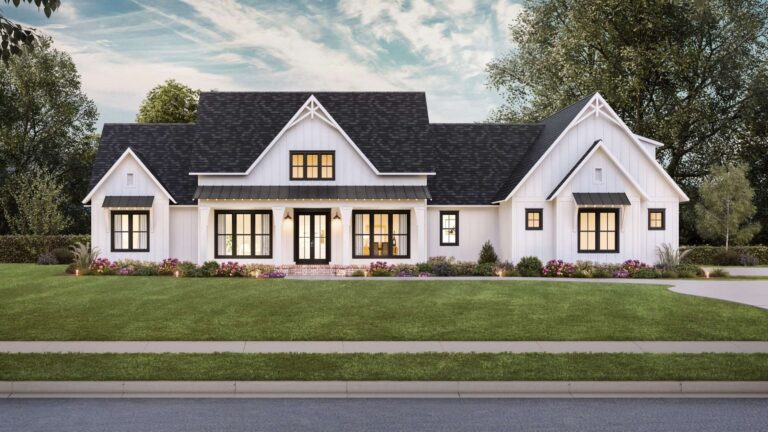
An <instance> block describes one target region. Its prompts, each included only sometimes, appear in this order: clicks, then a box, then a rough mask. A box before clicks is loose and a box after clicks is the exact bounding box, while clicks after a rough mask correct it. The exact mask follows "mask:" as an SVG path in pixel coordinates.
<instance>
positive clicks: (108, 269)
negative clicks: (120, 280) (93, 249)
mask: <svg viewBox="0 0 768 432" xmlns="http://www.w3.org/2000/svg"><path fill="white" fill-rule="evenodd" d="M116 270H117V264H116V263H113V262H110V261H109V259H107V258H96V259H95V260H93V262H91V268H90V272H91V273H92V274H100V275H108V274H114V273H115V271H116Z"/></svg>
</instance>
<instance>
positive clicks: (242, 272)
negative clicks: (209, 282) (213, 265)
mask: <svg viewBox="0 0 768 432" xmlns="http://www.w3.org/2000/svg"><path fill="white" fill-rule="evenodd" d="M247 274H248V269H247V268H246V266H244V265H242V264H238V263H236V262H234V261H227V262H225V263H223V264H221V265H220V266H219V268H218V269H217V270H216V276H227V277H240V276H246V275H247Z"/></svg>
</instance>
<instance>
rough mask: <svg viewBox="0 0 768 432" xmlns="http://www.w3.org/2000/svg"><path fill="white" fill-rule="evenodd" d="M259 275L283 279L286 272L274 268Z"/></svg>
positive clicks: (264, 277)
mask: <svg viewBox="0 0 768 432" xmlns="http://www.w3.org/2000/svg"><path fill="white" fill-rule="evenodd" d="M259 277H260V278H263V279H283V278H284V277H285V273H283V272H281V271H277V270H272V271H269V272H266V273H261V274H260V275H259Z"/></svg>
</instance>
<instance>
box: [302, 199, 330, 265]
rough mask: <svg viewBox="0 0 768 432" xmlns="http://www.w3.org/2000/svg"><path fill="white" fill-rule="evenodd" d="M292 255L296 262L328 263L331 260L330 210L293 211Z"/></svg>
mask: <svg viewBox="0 0 768 432" xmlns="http://www.w3.org/2000/svg"><path fill="white" fill-rule="evenodd" d="M294 216H295V217H294V220H295V222H294V229H293V233H294V242H293V255H294V260H295V261H296V264H328V262H330V260H331V211H330V210H328V209H296V210H295V211H294Z"/></svg>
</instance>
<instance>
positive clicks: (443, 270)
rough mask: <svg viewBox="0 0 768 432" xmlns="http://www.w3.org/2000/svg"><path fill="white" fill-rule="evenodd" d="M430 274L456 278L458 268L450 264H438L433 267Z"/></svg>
mask: <svg viewBox="0 0 768 432" xmlns="http://www.w3.org/2000/svg"><path fill="white" fill-rule="evenodd" d="M430 273H432V275H434V276H456V267H454V266H453V264H451V263H449V262H438V263H435V264H433V265H432V271H431V272H430Z"/></svg>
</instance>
